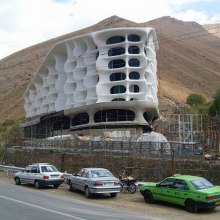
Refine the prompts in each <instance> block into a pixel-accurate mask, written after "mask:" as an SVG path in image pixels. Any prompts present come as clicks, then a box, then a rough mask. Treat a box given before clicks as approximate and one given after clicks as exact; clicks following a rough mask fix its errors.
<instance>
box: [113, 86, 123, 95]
mask: <svg viewBox="0 0 220 220" xmlns="http://www.w3.org/2000/svg"><path fill="white" fill-rule="evenodd" d="M125 92H126V88H125V86H121V85H119V86H113V87H112V88H111V90H110V93H111V94H120V93H125Z"/></svg>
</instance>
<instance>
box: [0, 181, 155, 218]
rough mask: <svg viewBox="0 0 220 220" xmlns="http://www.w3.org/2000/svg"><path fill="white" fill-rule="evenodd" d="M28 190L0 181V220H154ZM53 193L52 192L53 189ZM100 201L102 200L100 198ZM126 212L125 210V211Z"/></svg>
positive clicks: (90, 203) (44, 192)
mask: <svg viewBox="0 0 220 220" xmlns="http://www.w3.org/2000/svg"><path fill="white" fill-rule="evenodd" d="M46 190H47V189H43V190H33V189H30V188H29V187H28V186H16V185H10V184H7V183H3V182H1V181H0V219H2V220H39V219H42V220H67V219H68V220H71V219H75V220H123V219H126V220H156V219H157V218H154V217H150V216H148V217H146V216H144V215H139V214H136V213H129V212H124V211H121V210H118V209H113V208H109V207H105V206H101V205H96V204H93V203H92V201H91V202H83V201H79V200H75V199H69V198H65V197H62V196H58V195H52V194H50V193H47V192H46ZM54 190H56V189H54ZM103 199H104V198H103ZM128 211H129V210H128Z"/></svg>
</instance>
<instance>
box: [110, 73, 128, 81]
mask: <svg viewBox="0 0 220 220" xmlns="http://www.w3.org/2000/svg"><path fill="white" fill-rule="evenodd" d="M125 78H126V75H125V73H120V72H119V73H112V74H111V75H110V81H121V80H125Z"/></svg>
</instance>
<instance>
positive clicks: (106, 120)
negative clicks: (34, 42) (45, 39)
mask: <svg viewBox="0 0 220 220" xmlns="http://www.w3.org/2000/svg"><path fill="white" fill-rule="evenodd" d="M157 50H158V43H157V37H156V33H155V31H154V29H153V28H114V29H107V30H102V31H97V32H92V33H89V34H86V35H82V36H77V37H74V38H71V39H68V40H65V41H61V42H59V43H57V44H56V45H55V46H54V47H53V48H52V49H51V50H50V51H49V53H48V55H47V56H46V58H45V60H44V62H43V64H42V65H41V66H40V68H39V70H38V72H37V73H36V75H35V76H34V77H33V79H32V81H31V83H30V84H29V86H28V88H27V90H26V92H25V94H24V100H25V104H24V108H25V112H26V120H25V122H24V123H23V124H22V126H23V127H24V128H25V130H26V132H27V133H28V131H29V133H30V131H31V132H32V130H33V129H34V132H35V133H39V134H46V133H47V134H48V136H51V135H53V132H54V131H56V130H60V129H61V130H82V129H88V128H98V127H102V126H105V127H112V128H116V127H132V126H142V127H145V128H149V129H150V126H151V124H152V122H153V121H154V120H156V119H157V118H158V117H159V110H158V99H157V60H156V52H157Z"/></svg>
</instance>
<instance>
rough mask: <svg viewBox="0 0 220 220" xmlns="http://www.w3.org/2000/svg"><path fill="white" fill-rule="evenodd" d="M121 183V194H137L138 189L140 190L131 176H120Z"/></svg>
mask: <svg viewBox="0 0 220 220" xmlns="http://www.w3.org/2000/svg"><path fill="white" fill-rule="evenodd" d="M119 183H120V185H121V189H120V191H121V192H122V191H126V192H129V193H135V192H136V191H137V188H138V183H137V180H136V179H134V178H133V177H131V176H127V177H122V176H121V175H120V176H119Z"/></svg>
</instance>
